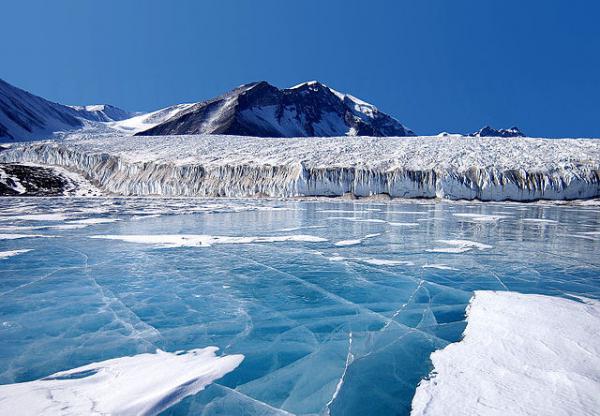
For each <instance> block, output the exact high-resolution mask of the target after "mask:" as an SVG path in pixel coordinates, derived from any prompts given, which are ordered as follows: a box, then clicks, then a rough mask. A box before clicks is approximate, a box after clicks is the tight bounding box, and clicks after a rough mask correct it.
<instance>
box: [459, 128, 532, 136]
mask: <svg viewBox="0 0 600 416" xmlns="http://www.w3.org/2000/svg"><path fill="white" fill-rule="evenodd" d="M469 136H471V137H525V134H523V132H522V131H521V130H519V128H518V127H511V128H510V129H500V130H496V129H495V128H493V127H490V126H485V127H483V128H482V129H480V130H478V131H476V132H475V133H471V134H469Z"/></svg>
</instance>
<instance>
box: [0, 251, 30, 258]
mask: <svg viewBox="0 0 600 416" xmlns="http://www.w3.org/2000/svg"><path fill="white" fill-rule="evenodd" d="M28 251H31V249H23V250H9V251H0V260H2V259H7V258H9V257H13V256H18V255H19V254H23V253H27V252H28Z"/></svg>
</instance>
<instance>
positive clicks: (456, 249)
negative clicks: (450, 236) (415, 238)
mask: <svg viewBox="0 0 600 416" xmlns="http://www.w3.org/2000/svg"><path fill="white" fill-rule="evenodd" d="M436 241H437V242H438V243H441V244H445V245H448V246H450V247H435V248H431V249H427V250H426V251H428V252H430V253H454V254H460V253H465V252H467V251H471V250H472V249H474V248H475V249H477V250H488V249H490V248H492V246H490V245H488V244H483V243H478V242H476V241H470V240H436Z"/></svg>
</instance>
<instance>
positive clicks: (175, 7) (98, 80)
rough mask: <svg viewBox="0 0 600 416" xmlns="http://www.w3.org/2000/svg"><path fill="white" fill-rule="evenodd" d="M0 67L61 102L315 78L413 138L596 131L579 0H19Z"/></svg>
mask: <svg viewBox="0 0 600 416" xmlns="http://www.w3.org/2000/svg"><path fill="white" fill-rule="evenodd" d="M1 9H2V24H0V37H1V39H2V43H1V45H2V47H1V48H0V61H1V63H2V64H1V65H0V78H3V79H5V80H6V81H8V82H10V83H12V84H14V85H17V86H19V87H21V88H24V89H27V90H30V91H31V92H33V93H35V94H38V95H41V96H43V97H45V98H48V99H51V100H53V101H58V102H61V103H66V104H92V103H111V104H114V105H117V106H120V107H123V108H126V109H130V110H138V111H145V110H153V109H158V108H161V107H164V106H167V105H171V104H175V103H180V102H193V101H200V100H202V99H206V98H210V97H212V96H215V95H218V94H220V93H223V92H225V91H227V90H229V89H231V88H232V87H234V86H237V85H239V84H243V83H246V82H250V81H256V80H266V81H269V82H271V83H272V84H274V85H276V86H279V87H287V86H291V85H294V84H296V83H299V82H302V81H305V80H312V79H317V80H319V81H321V82H324V83H326V84H328V85H329V86H331V87H333V88H336V89H338V90H340V91H344V92H349V93H352V94H353V95H356V96H357V97H359V98H362V99H364V100H366V101H369V102H371V103H373V104H375V105H377V106H378V107H379V108H380V109H381V110H383V111H385V112H388V113H389V114H391V115H393V116H394V117H396V118H397V119H398V120H400V121H401V122H402V123H404V124H406V125H407V126H409V127H410V128H412V129H414V130H415V131H416V132H418V133H421V134H435V133H438V132H440V131H443V130H446V131H451V132H471V131H473V130H476V129H477V128H479V127H481V126H482V125H484V124H491V125H493V126H496V127H509V126H511V125H518V126H520V127H521V128H522V129H523V130H524V131H525V132H526V133H528V134H529V135H533V136H551V137H556V136H565V137H573V136H579V137H590V136H595V137H600V2H599V1H595V0H587V1H583V0H569V1H567V0H565V1H553V0H539V1H538V0H468V1H467V0H435V1H434V0H432V1H429V0H389V1H376V0H373V1H352V0H320V1H313V0H302V1H300V0H298V1H295V2H292V1H287V0H265V1H260V0H254V1H249V0H239V1H228V0H214V1H201V0H198V1H183V0H179V1H167V0H164V1H154V0H144V1H142V0H140V1H133V0H118V1H113V0H102V1H91V0H90V1H86V0H71V1H67V0H53V1H44V0H39V1H30V0H19V1H11V2H4V3H3V4H2V8H1Z"/></svg>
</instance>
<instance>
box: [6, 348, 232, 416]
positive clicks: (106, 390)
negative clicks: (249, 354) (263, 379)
mask: <svg viewBox="0 0 600 416" xmlns="http://www.w3.org/2000/svg"><path fill="white" fill-rule="evenodd" d="M217 350H218V349H217V348H216V347H207V348H203V349H195V350H190V351H188V352H185V353H183V352H182V353H169V352H164V351H161V350H157V351H156V353H154V354H149V353H146V354H139V355H135V356H130V357H121V358H115V359H111V360H106V361H102V362H98V363H92V364H89V365H85V366H82V367H78V368H75V369H72V370H67V371H61V372H59V373H55V374H52V375H51V376H48V377H44V378H42V379H39V380H35V381H29V382H24V383H16V384H5V385H0V413H1V414H4V415H17V414H18V415H23V416H26V415H32V416H33V415H42V414H44V415H59V414H60V415H108V414H112V415H117V414H118V415H156V414H158V413H160V412H161V411H163V410H165V409H167V408H168V407H170V406H172V405H173V404H175V403H177V402H179V401H181V400H182V399H183V398H185V397H187V396H189V395H193V394H196V393H197V392H199V391H201V390H203V389H204V388H205V387H206V386H208V385H209V384H211V383H212V382H213V381H214V380H217V379H219V378H221V377H223V376H224V375H225V374H227V373H229V372H231V371H233V370H234V369H235V368H236V367H237V366H238V365H239V364H240V363H241V362H242V360H243V359H244V356H243V355H239V354H238V355H226V356H222V357H218V356H217V355H216V354H215V353H216V351H217Z"/></svg>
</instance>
